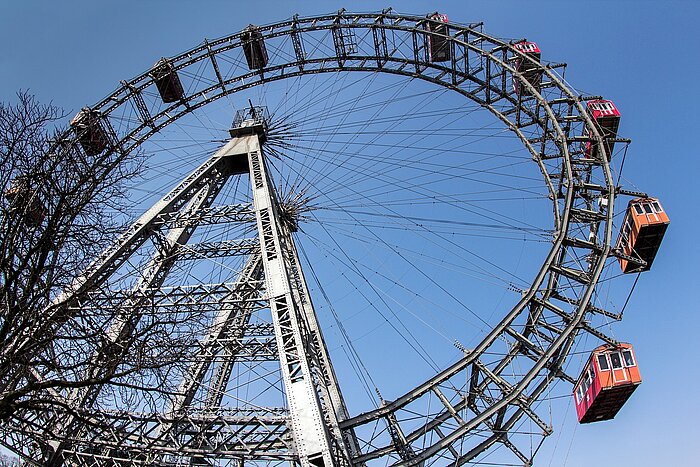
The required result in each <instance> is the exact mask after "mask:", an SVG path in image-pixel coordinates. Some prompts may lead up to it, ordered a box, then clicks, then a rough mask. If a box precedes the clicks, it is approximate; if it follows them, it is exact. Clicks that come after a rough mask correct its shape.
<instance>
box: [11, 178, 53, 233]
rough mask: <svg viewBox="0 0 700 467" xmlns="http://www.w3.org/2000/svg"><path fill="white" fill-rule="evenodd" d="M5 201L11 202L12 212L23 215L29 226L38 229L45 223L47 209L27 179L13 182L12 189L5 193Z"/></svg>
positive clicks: (18, 179)
mask: <svg viewBox="0 0 700 467" xmlns="http://www.w3.org/2000/svg"><path fill="white" fill-rule="evenodd" d="M5 199H7V200H8V201H9V202H10V212H12V213H22V214H23V217H24V221H25V222H26V223H27V224H28V225H30V226H32V227H36V226H38V225H41V223H42V222H44V218H45V217H46V207H45V206H44V204H43V203H42V202H41V201H40V199H39V194H38V193H36V192H35V191H34V190H32V188H31V187H30V184H29V182H28V181H27V179H25V178H23V177H18V178H16V179H15V180H13V181H12V183H11V185H10V188H9V189H8V190H7V191H5Z"/></svg>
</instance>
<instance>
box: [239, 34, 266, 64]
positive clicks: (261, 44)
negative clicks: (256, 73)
mask: <svg viewBox="0 0 700 467" xmlns="http://www.w3.org/2000/svg"><path fill="white" fill-rule="evenodd" d="M241 43H242V44H243V54H244V55H245V59H246V62H248V68H249V69H251V70H259V69H260V68H265V67H266V66H267V62H268V56H267V48H266V47H265V39H263V35H262V33H261V32H260V28H258V27H257V26H255V25H253V24H249V25H248V27H247V28H245V29H244V30H243V33H242V34H241Z"/></svg>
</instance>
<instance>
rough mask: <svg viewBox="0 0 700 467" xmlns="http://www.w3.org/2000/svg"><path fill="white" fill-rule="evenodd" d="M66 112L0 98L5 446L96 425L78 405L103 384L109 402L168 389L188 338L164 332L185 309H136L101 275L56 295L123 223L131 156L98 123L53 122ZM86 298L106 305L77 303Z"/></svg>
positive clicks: (21, 96) (0, 422) (0, 374)
mask: <svg viewBox="0 0 700 467" xmlns="http://www.w3.org/2000/svg"><path fill="white" fill-rule="evenodd" d="M85 115H89V114H85ZM64 117H65V115H64V113H63V112H62V111H61V110H60V109H58V108H56V107H55V106H54V105H52V104H42V103H40V102H38V101H37V100H36V99H35V98H34V97H33V96H32V95H30V94H29V93H27V92H20V93H18V95H17V102H16V103H14V104H7V103H0V189H1V190H2V192H1V193H0V197H1V199H0V277H1V279H0V430H2V437H4V441H3V442H4V443H6V444H13V445H16V444H17V443H25V442H32V440H34V441H36V439H37V438H41V436H42V430H44V432H46V430H59V429H64V430H65V429H66V424H69V423H68V422H66V421H65V420H73V419H75V418H80V417H82V419H83V421H86V420H87V422H88V423H92V424H99V421H97V420H95V419H94V418H90V417H87V416H85V413H82V412H80V411H79V410H78V409H76V407H88V408H89V407H90V406H91V405H94V404H95V403H96V402H97V401H96V397H97V396H96V395H95V394H96V393H97V391H95V390H94V389H95V388H105V387H107V386H109V391H107V394H108V396H106V397H109V398H110V401H111V402H110V404H111V405H112V407H117V408H122V407H123V406H121V405H120V404H125V403H126V404H128V403H129V402H131V403H133V404H144V401H143V400H129V397H130V396H128V394H129V391H126V390H124V389H125V388H129V389H131V388H134V387H139V388H142V389H144V391H145V392H144V393H146V394H147V393H149V391H150V392H151V393H153V394H155V395H154V397H158V396H157V395H158V394H162V393H168V392H169V391H172V388H167V387H165V386H163V383H164V381H167V380H168V379H172V378H168V374H167V372H169V371H173V370H172V369H171V367H170V366H168V363H172V362H177V361H178V360H180V359H181V358H182V355H181V353H179V352H178V350H180V351H182V352H184V351H185V348H186V347H187V345H190V344H191V343H192V339H191V338H190V336H189V335H187V333H184V332H179V333H176V334H174V333H173V332H172V330H173V329H176V328H178V329H187V326H183V325H186V324H187V322H188V320H191V319H194V318H193V316H192V314H191V313H190V314H188V315H185V314H178V313H170V314H162V313H157V312H156V310H148V308H147V307H145V308H144V307H142V308H144V309H142V310H141V311H140V312H139V313H137V314H135V313H133V308H134V307H137V306H140V304H141V302H139V301H138V299H135V298H134V297H133V296H132V297H129V296H123V297H121V298H118V299H117V298H113V297H112V296H111V295H109V293H108V292H106V291H105V290H103V289H102V287H103V286H104V284H99V283H95V284H92V285H91V286H92V288H91V289H89V290H87V291H86V290H83V291H82V292H81V294H82V295H81V296H75V295H74V294H73V295H71V293H65V291H66V290H69V291H70V290H71V284H73V283H74V281H75V278H76V276H77V275H79V274H80V273H81V272H82V271H84V270H86V268H88V267H89V265H90V263H91V261H92V260H94V258H95V257H96V256H97V255H98V254H99V253H100V252H101V251H102V250H103V249H104V248H105V247H106V246H107V245H108V244H110V243H111V242H112V241H113V240H114V239H115V237H116V235H117V234H118V233H119V232H120V230H121V229H122V228H123V225H122V224H121V222H120V219H121V217H120V216H119V215H118V213H119V212H120V209H122V208H123V200H124V197H123V195H124V188H125V186H126V184H127V183H128V182H129V181H130V180H132V179H133V178H134V177H135V176H137V175H138V173H139V170H140V166H141V164H140V163H141V158H140V157H139V156H138V154H125V153H124V152H123V151H121V150H120V148H119V147H118V145H117V144H116V142H115V141H113V140H112V139H114V138H111V139H110V138H109V135H108V134H107V133H105V134H98V135H97V140H96V139H95V138H96V135H94V134H93V135H90V134H87V135H86V134H82V135H81V134H78V133H77V132H79V131H84V129H82V130H81V129H80V127H79V126H78V127H76V126H75V125H74V128H72V129H69V130H62V131H57V130H55V127H56V126H58V125H59V124H60V123H61V122H62V120H63V119H64ZM100 138H102V140H100ZM91 144H93V146H91ZM90 294H92V295H90ZM89 296H93V297H100V300H102V302H101V303H102V304H103V305H104V304H105V303H107V306H94V307H88V308H89V310H90V311H89V312H87V311H85V310H86V309H88V308H85V307H83V304H84V303H86V301H87V300H88V298H89ZM135 300H136V302H135ZM76 303H80V306H76ZM127 306H130V307H131V308H130V309H128V310H126V311H125V310H124V307H127ZM135 315H137V316H138V318H137V319H134V318H133V316H135ZM124 316H129V317H130V318H128V319H132V320H133V322H129V323H128V326H125V327H124V330H123V331H122V332H121V333H120V335H119V339H117V342H115V339H112V340H111V341H110V340H109V339H106V337H105V336H106V333H107V332H108V329H109V326H110V324H111V323H114V322H115V320H120V319H122V320H123V319H125V318H124ZM103 392H104V391H103ZM59 419H60V420H63V421H62V422H61V423H58V422H56V420H59ZM57 427H58V428H57ZM54 434H55V435H56V436H58V434H57V433H54Z"/></svg>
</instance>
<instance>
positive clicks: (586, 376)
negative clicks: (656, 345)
mask: <svg viewBox="0 0 700 467" xmlns="http://www.w3.org/2000/svg"><path fill="white" fill-rule="evenodd" d="M641 382H642V378H641V376H640V374H639V368H638V366H637V361H636V358H635V355H634V351H633V349H632V346H631V345H630V344H624V343H621V344H620V346H619V347H612V346H610V345H602V346H600V347H598V348H596V349H595V350H593V352H592V353H591V357H590V359H589V360H588V363H587V364H586V366H585V367H584V370H583V372H582V373H581V376H580V377H579V379H578V382H577V383H576V386H574V403H575V405H576V415H577V416H578V421H579V423H591V422H599V421H603V420H610V419H612V418H615V415H617V413H618V412H619V411H620V409H621V408H622V406H623V405H624V404H625V402H627V399H629V397H630V396H631V395H632V393H633V392H634V390H635V389H637V386H639V385H640V384H641Z"/></svg>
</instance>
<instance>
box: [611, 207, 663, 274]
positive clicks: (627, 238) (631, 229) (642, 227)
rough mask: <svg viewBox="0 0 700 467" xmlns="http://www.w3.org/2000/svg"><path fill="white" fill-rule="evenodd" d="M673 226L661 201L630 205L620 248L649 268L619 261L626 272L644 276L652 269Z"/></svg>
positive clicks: (619, 241) (620, 238) (622, 228)
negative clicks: (657, 254)
mask: <svg viewBox="0 0 700 467" xmlns="http://www.w3.org/2000/svg"><path fill="white" fill-rule="evenodd" d="M669 223H670V221H669V218H668V215H667V214H666V211H664V208H663V207H662V206H661V203H659V200H658V199H656V198H637V199H633V200H632V201H630V202H629V204H628V205H627V213H626V214H625V220H624V221H623V223H622V227H621V229H620V237H619V238H618V241H617V248H618V249H619V250H620V251H621V252H622V253H623V254H625V255H626V256H631V257H633V258H639V259H641V260H643V261H645V262H646V265H645V266H640V265H639V264H638V263H635V262H634V261H629V260H627V259H625V258H619V261H620V267H621V268H622V272H624V273H629V272H643V271H648V270H649V269H650V268H651V265H652V263H653V262H654V258H655V257H656V253H657V252H658V251H659V248H660V246H661V241H662V240H663V238H664V234H665V233H666V229H667V228H668V224H669Z"/></svg>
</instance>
